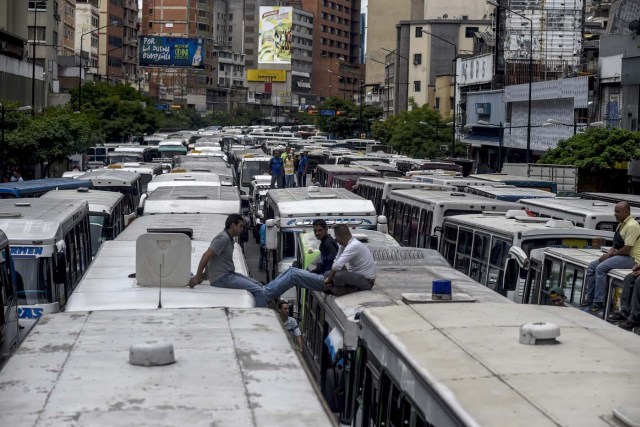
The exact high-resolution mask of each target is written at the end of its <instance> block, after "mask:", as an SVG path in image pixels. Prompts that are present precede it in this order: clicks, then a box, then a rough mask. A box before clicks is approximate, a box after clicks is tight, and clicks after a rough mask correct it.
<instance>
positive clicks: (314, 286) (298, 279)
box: [264, 219, 338, 300]
mask: <svg viewBox="0 0 640 427" xmlns="http://www.w3.org/2000/svg"><path fill="white" fill-rule="evenodd" d="M313 234H314V235H315V237H316V239H318V240H320V257H319V259H318V262H317V263H315V264H312V265H311V266H309V268H310V270H304V269H301V268H296V267H289V268H288V269H287V271H285V272H284V273H282V274H281V275H280V276H278V277H276V278H275V279H274V280H272V281H271V282H269V283H268V284H267V286H266V287H265V288H264V292H265V295H266V297H267V299H274V300H275V299H277V298H279V297H280V295H282V294H284V293H285V292H286V291H288V290H289V289H291V288H293V287H294V286H300V287H302V288H305V289H311V290H314V291H323V290H324V289H325V287H324V278H325V276H326V275H327V274H328V273H329V271H330V270H331V267H332V266H333V262H334V260H335V258H336V255H337V254H338V243H337V242H336V241H335V239H334V238H333V237H332V236H331V235H330V234H329V230H328V228H327V223H326V221H325V220H323V219H316V220H315V221H313Z"/></svg>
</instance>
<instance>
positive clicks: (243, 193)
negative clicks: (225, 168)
mask: <svg viewBox="0 0 640 427" xmlns="http://www.w3.org/2000/svg"><path fill="white" fill-rule="evenodd" d="M270 159H271V158H270V157H268V156H256V155H245V156H243V157H242V158H241V159H240V162H239V164H238V187H239V189H240V199H241V200H243V201H247V202H248V201H249V190H250V187H251V181H253V179H254V178H255V177H256V176H257V175H265V174H268V173H269V172H270V171H269V160H270ZM247 205H248V203H247ZM247 207H248V206H247Z"/></svg>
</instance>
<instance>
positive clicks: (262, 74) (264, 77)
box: [247, 69, 287, 82]
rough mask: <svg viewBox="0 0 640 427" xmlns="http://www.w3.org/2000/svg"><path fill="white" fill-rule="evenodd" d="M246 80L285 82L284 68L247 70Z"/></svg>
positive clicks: (285, 73) (285, 72)
mask: <svg viewBox="0 0 640 427" xmlns="http://www.w3.org/2000/svg"><path fill="white" fill-rule="evenodd" d="M247 81H248V82H268V81H271V82H286V81H287V71H286V70H253V69H249V70H247Z"/></svg>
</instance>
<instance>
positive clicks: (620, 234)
mask: <svg viewBox="0 0 640 427" xmlns="http://www.w3.org/2000/svg"><path fill="white" fill-rule="evenodd" d="M613 215H614V216H615V218H616V221H618V222H619V223H620V224H618V228H617V229H616V233H615V235H614V236H613V247H612V248H611V249H609V251H608V252H607V253H605V254H603V255H602V256H601V257H600V258H598V259H597V260H595V261H593V262H591V263H590V264H589V267H588V268H587V281H586V286H587V293H586V296H585V298H584V303H583V304H582V306H583V307H587V309H586V310H587V311H588V312H590V313H591V314H594V315H598V316H599V315H601V313H602V312H603V310H604V300H605V294H606V292H607V283H608V282H607V274H608V273H609V271H611V270H614V269H627V268H632V267H633V264H634V260H635V262H636V263H637V262H640V239H639V237H640V225H639V224H638V222H637V221H636V220H635V219H634V218H633V217H632V216H631V207H630V205H629V203H627V202H619V203H617V204H616V206H615V208H614V210H613Z"/></svg>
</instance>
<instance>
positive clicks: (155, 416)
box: [0, 308, 336, 427]
mask: <svg viewBox="0 0 640 427" xmlns="http://www.w3.org/2000/svg"><path fill="white" fill-rule="evenodd" d="M44 320H46V322H39V324H38V325H37V326H36V328H35V330H34V332H37V333H32V334H30V335H29V337H28V338H27V340H26V341H25V342H24V343H23V345H22V351H21V352H20V353H19V354H16V355H15V356H14V357H12V358H11V359H10V360H9V362H8V364H7V365H6V366H5V368H4V369H3V370H2V372H0V383H1V384H3V387H2V390H0V412H1V413H2V419H3V424H4V425H6V426H19V425H38V424H43V425H70V424H76V423H77V424H80V425H109V426H114V427H120V426H133V425H136V426H152V425H153V426H159V425H166V426H179V425H183V424H185V422H186V423H188V424H189V425H193V426H204V425H209V426H213V425H215V426H242V427H262V426H273V425H279V424H282V422H283V420H295V424H296V425H300V426H309V427H330V426H335V425H336V424H335V421H334V420H333V416H332V415H331V414H330V413H329V412H328V410H327V408H326V405H325V404H324V403H323V401H322V398H321V397H320V396H319V395H318V393H317V392H316V390H315V388H314V386H313V384H312V383H311V381H309V377H308V375H307V373H306V372H305V369H304V367H303V366H302V363H301V361H300V358H299V357H298V356H297V355H296V352H295V350H294V349H293V348H292V346H291V344H290V343H289V341H288V337H287V332H286V331H285V330H284V329H283V327H282V325H281V324H280V322H279V321H278V318H277V317H276V315H275V314H274V313H273V311H270V310H266V309H234V308H230V309H225V308H203V309H189V310H184V309H183V310H178V309H164V310H152V309H151V310H145V311H141V310H138V311H131V310H121V311H93V312H83V313H62V314H59V315H56V316H48V317H47V318H46V319H44ZM169 345H170V346H171V349H170V350H169V349H168V348H167V347H169ZM40 349H43V350H40ZM154 350H160V351H154ZM162 350H165V351H162ZM140 355H142V356H143V357H140ZM145 355H148V357H149V359H150V363H149V364H148V365H147V366H145V365H140V364H139V363H136V359H137V360H140V359H143V358H144V356H145ZM174 360H175V363H172V361H174ZM132 362H133V363H132ZM45 397H46V398H45ZM74 420H75V421H74Z"/></svg>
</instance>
